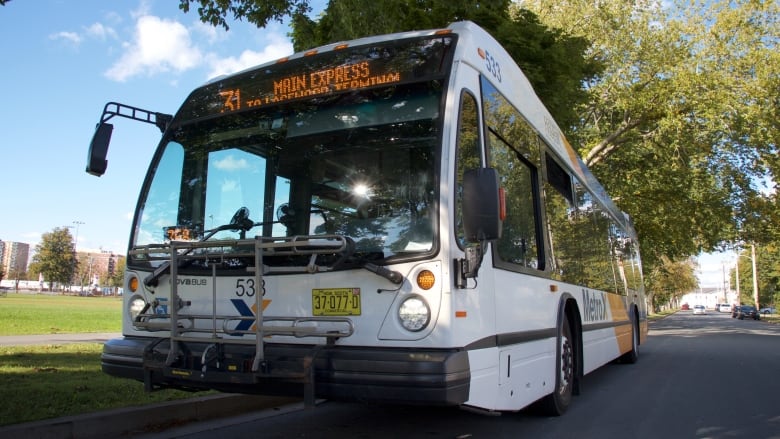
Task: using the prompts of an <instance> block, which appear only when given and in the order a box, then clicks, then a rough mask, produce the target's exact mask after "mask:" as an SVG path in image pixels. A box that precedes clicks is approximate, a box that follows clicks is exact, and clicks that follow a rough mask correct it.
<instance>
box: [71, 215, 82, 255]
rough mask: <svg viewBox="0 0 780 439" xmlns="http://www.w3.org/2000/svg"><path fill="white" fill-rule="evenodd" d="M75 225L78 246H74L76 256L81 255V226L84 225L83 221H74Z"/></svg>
mask: <svg viewBox="0 0 780 439" xmlns="http://www.w3.org/2000/svg"><path fill="white" fill-rule="evenodd" d="M73 224H75V225H76V244H75V245H74V247H75V250H76V254H78V253H79V226H80V225H82V224H84V222H83V221H73Z"/></svg>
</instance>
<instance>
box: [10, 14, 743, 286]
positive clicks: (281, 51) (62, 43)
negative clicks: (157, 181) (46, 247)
mask: <svg viewBox="0 0 780 439" xmlns="http://www.w3.org/2000/svg"><path fill="white" fill-rule="evenodd" d="M326 1H327V0H316V1H314V2H313V9H314V12H313V13H312V16H316V14H317V13H318V12H319V11H322V9H323V8H324V5H325V3H326ZM178 4H179V2H178V1H174V0H167V1H164V0H125V1H121V2H107V1H104V0H79V1H78V2H72V1H71V2H69V1H66V0H35V1H24V0H12V1H10V2H8V3H7V4H6V5H5V6H0V40H1V41H4V43H3V44H2V46H0V59H2V60H3V68H2V69H0V79H1V80H0V93H1V95H2V96H3V97H4V99H5V101H4V102H5V104H4V105H0V240H4V241H16V242H24V243H28V244H30V246H31V250H32V249H33V248H34V246H35V245H36V244H38V243H39V242H40V238H41V235H42V234H43V233H49V232H51V231H53V230H54V229H55V228H57V227H69V228H70V232H71V234H72V235H73V236H74V238H75V239H76V247H77V249H78V250H79V251H110V252H114V253H117V254H123V253H124V252H125V251H126V249H127V242H128V237H129V233H130V227H131V221H132V215H133V210H134V208H135V203H136V201H137V198H138V193H139V189H140V186H141V183H142V180H143V178H144V175H145V173H146V170H147V167H148V163H149V161H150V159H151V157H152V154H153V152H154V149H155V147H156V146H157V143H158V142H159V140H160V136H161V134H160V131H159V130H158V129H157V128H156V127H154V126H153V125H150V124H144V123H139V122H135V121H132V120H129V119H124V118H114V119H113V120H112V123H113V124H114V132H113V135H112V140H111V146H110V148H109V152H108V169H107V171H106V173H105V174H104V175H103V176H102V177H95V176H92V175H89V174H87V173H86V172H85V167H86V159H87V151H88V146H89V142H90V139H91V138H92V135H93V133H94V130H95V125H96V124H97V122H98V120H99V118H100V115H101V112H102V110H103V106H104V105H105V104H106V103H107V102H109V101H117V102H120V103H123V104H127V105H131V106H134V107H140V108H143V109H145V110H149V111H154V112H162V113H168V114H173V113H175V112H176V110H177V108H178V107H179V105H181V103H182V102H183V101H184V99H185V98H186V97H187V95H188V94H189V93H190V91H192V90H193V89H194V88H196V87H198V86H199V85H202V84H203V83H204V82H206V81H207V80H209V79H210V78H213V77H215V76H218V75H222V74H226V73H232V72H237V71H240V70H243V69H245V68H248V67H251V66H253V65H257V64H261V63H264V62H267V61H272V60H275V59H278V58H281V57H283V56H287V55H290V54H291V53H292V51H293V49H292V43H291V41H290V39H289V37H287V33H288V32H289V28H288V27H287V25H286V24H285V23H278V22H271V23H269V25H268V26H267V27H266V28H264V29H258V28H257V27H256V26H254V25H252V24H249V23H246V22H229V26H230V30H229V31H225V30H223V29H222V28H215V27H212V26H210V25H206V24H203V23H201V22H200V20H199V16H198V15H197V11H196V10H191V11H190V12H188V13H186V14H185V13H184V12H182V11H181V10H179V9H178ZM733 259H734V258H733V255H731V257H729V255H727V254H726V255H724V254H714V255H701V256H700V258H699V270H698V272H697V274H698V275H699V277H700V280H701V283H702V287H718V286H720V285H722V284H723V279H722V271H723V266H724V264H725V263H726V262H725V261H731V262H730V264H731V265H733ZM731 265H729V266H728V267H730V266H731ZM728 267H727V268H726V270H727V272H728Z"/></svg>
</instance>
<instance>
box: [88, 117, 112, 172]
mask: <svg viewBox="0 0 780 439" xmlns="http://www.w3.org/2000/svg"><path fill="white" fill-rule="evenodd" d="M113 131H114V126H113V125H111V124H110V123H105V122H100V123H99V124H98V126H97V129H95V134H94V135H93V136H92V142H90V144H89V155H88V156H87V173H89V174H92V175H94V176H96V177H100V176H101V175H103V174H104V173H105V172H106V168H107V167H108V160H106V156H107V155H108V144H109V143H111V132H113Z"/></svg>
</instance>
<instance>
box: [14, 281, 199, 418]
mask: <svg viewBox="0 0 780 439" xmlns="http://www.w3.org/2000/svg"><path fill="white" fill-rule="evenodd" d="M121 305H122V301H121V299H119V298H108V297H73V296H50V295H32V294H13V293H11V294H8V296H7V297H0V335H26V334H52V333H79V332H120V331H121V316H120V314H121ZM102 350H103V345H102V344H100V343H80V344H62V345H33V346H13V347H0V401H2V403H0V426H2V425H10V424H17V423H21V422H29V421H37V420H41V419H49V418H56V417H60V416H67V415H76V414H82V413H89V412H94V411H98V410H104V409H111V408H120V407H130V406H137V405H143V404H150V403H155V402H162V401H170V400H175V399H182V398H189V397H194V396H201V395H205V394H207V393H208V392H199V393H187V392H181V391H175V390H161V391H157V392H153V393H145V392H144V389H143V384H141V383H140V382H136V381H132V380H126V379H120V378H114V377H110V376H108V375H106V374H104V373H103V372H101V370H100V353H101V352H102Z"/></svg>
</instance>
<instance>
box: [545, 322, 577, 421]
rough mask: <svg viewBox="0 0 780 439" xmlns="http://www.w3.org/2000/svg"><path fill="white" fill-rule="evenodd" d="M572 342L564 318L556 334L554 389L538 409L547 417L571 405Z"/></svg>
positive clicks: (559, 413)
mask: <svg viewBox="0 0 780 439" xmlns="http://www.w3.org/2000/svg"><path fill="white" fill-rule="evenodd" d="M574 360H575V354H574V341H573V340H572V335H571V326H570V325H569V320H568V319H566V318H564V319H563V323H562V325H561V330H560V332H559V334H558V346H557V357H556V360H555V389H554V390H553V392H552V393H551V394H549V395H547V396H545V397H544V398H543V399H542V400H541V401H540V405H539V408H540V409H541V411H542V413H544V414H545V415H547V416H560V415H562V414H564V413H565V412H566V409H568V408H569V405H570V404H571V397H572V394H573V393H574V392H573V391H574V364H575V361H574Z"/></svg>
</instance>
